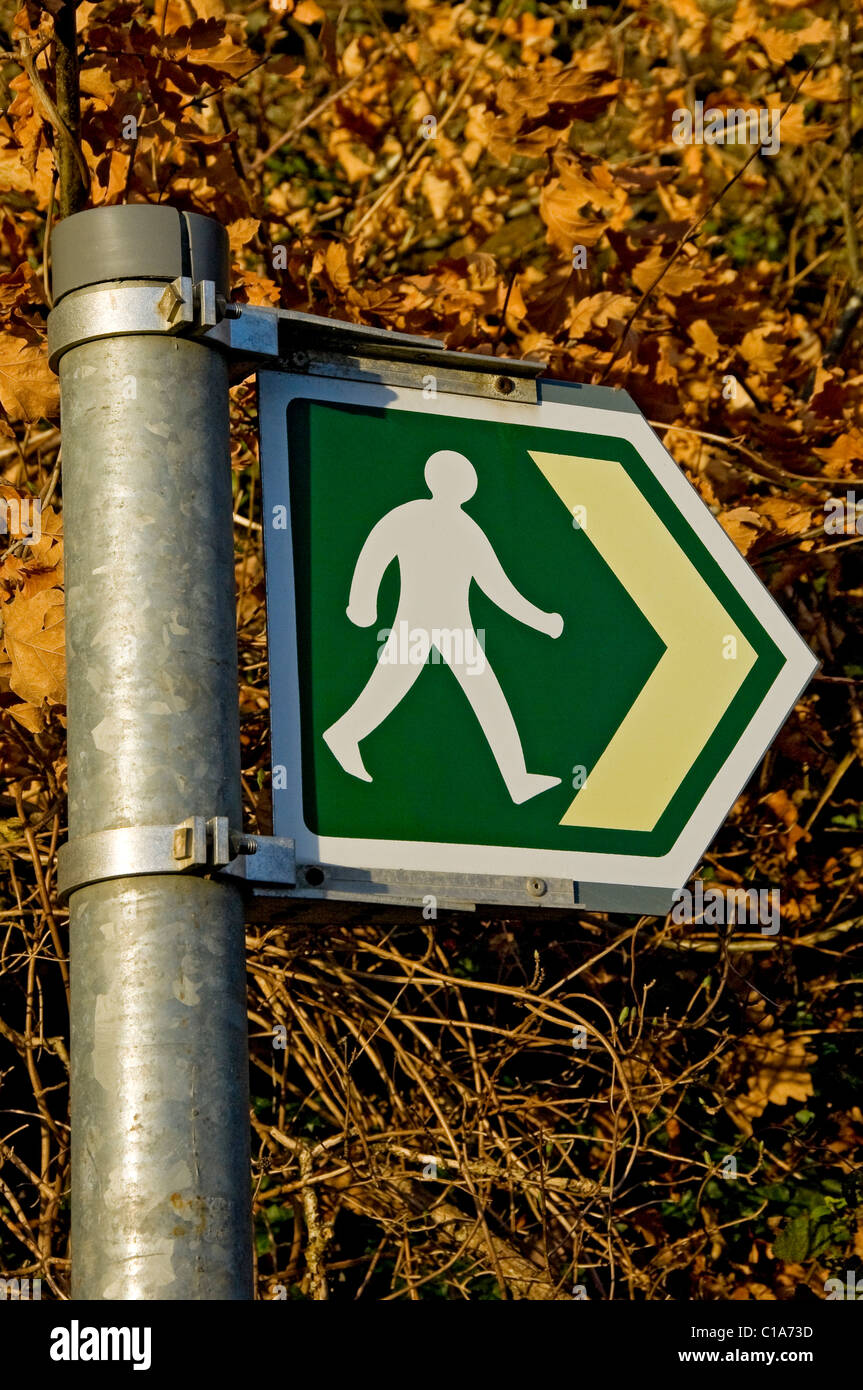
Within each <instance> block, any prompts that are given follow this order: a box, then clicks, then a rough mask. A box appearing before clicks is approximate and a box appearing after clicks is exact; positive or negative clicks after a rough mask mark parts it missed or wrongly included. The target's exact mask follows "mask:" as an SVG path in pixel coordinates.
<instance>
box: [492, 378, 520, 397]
mask: <svg viewBox="0 0 863 1390" xmlns="http://www.w3.org/2000/svg"><path fill="white" fill-rule="evenodd" d="M494 389H495V390H496V391H499V392H500V394H501V395H502V396H511V395H512V393H513V391H514V390H515V382H514V381H513V379H512V377H510V376H499V377H498V378H497V380H496V381H495V383H494Z"/></svg>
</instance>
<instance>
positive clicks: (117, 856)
mask: <svg viewBox="0 0 863 1390" xmlns="http://www.w3.org/2000/svg"><path fill="white" fill-rule="evenodd" d="M183 873H198V874H218V875H219V876H220V877H224V878H228V879H231V880H233V881H234V882H236V883H238V884H239V885H240V886H242V885H245V886H247V887H248V888H249V889H251V891H252V893H254V892H255V891H256V889H257V888H261V889H263V888H264V887H269V888H270V889H273V888H277V887H286V888H287V887H293V886H294V884H295V881H296V870H295V862H294V842H293V840H286V839H281V838H279V837H278V836H274V835H246V834H243V833H242V832H241V831H237V830H231V828H230V826H229V824H228V818H227V816H210V817H209V818H208V817H205V816H187V817H186V819H185V820H183V821H180V822H179V823H178V824H177V825H141V826H120V827H117V828H116V829H114V830H100V831H97V832H96V833H95V834H93V835H83V836H79V837H77V838H76V839H73V840H69V841H68V842H67V843H66V844H65V845H61V846H60V850H59V852H58V855H57V879H58V889H57V892H58V897H59V899H60V901H61V902H65V901H66V900H67V899H68V898H69V896H70V895H71V894H72V893H74V892H75V891H76V890H77V889H79V888H86V887H88V886H89V885H90V884H91V883H102V882H104V881H105V880H106V879H114V878H136V877H140V876H144V875H148V874H183Z"/></svg>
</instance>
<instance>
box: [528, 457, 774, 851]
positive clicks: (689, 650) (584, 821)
mask: <svg viewBox="0 0 863 1390" xmlns="http://www.w3.org/2000/svg"><path fill="white" fill-rule="evenodd" d="M530 456H531V458H532V459H533V461H534V463H535V464H536V465H537V466H538V468H539V469H540V470H541V472H542V473H543V475H544V477H545V478H546V479H547V481H548V482H549V483H550V484H551V486H552V487H553V488H554V490H555V492H556V493H557V495H558V497H559V498H560V499H561V501H562V502H563V503H564V505H565V506H566V508H567V510H568V511H569V512H570V514H572V515H578V516H579V517H580V516H581V513H580V512H579V511H578V510H577V509H578V508H584V512H585V514H586V521H585V524H584V530H585V532H586V534H587V537H588V539H589V540H590V541H591V543H592V544H593V545H595V546H596V548H597V550H598V551H599V553H600V555H601V556H602V558H603V559H604V560H605V562H606V564H607V565H608V566H609V568H610V569H611V570H612V571H613V573H614V574H615V575H616V577H617V578H618V579H619V580H620V582H621V584H622V585H623V587H624V589H626V591H627V593H628V594H629V596H630V597H631V598H632V599H633V600H634V602H635V603H637V604H638V607H639V608H640V609H641V611H642V613H643V614H644V616H645V618H646V619H647V621H648V622H649V623H650V624H651V626H652V627H653V628H654V629H655V630H656V632H657V633H658V635H659V637H660V638H661V639H662V641H663V642H664V643H665V647H666V650H665V652H664V653H663V655H662V656H661V657H660V660H659V662H658V663H657V665H656V667H655V669H654V670H653V672H652V673H651V675H650V678H649V679H648V681H647V682H646V684H645V686H644V688H643V690H642V691H641V694H640V695H639V696H638V699H637V700H636V701H635V704H634V705H633V706H632V708H631V709H630V711H629V713H628V714H627V716H626V718H625V719H624V721H623V723H622V724H621V725H620V728H619V729H618V730H617V733H616V734H615V735H614V737H613V738H612V740H611V742H610V743H609V745H608V747H607V748H606V749H605V752H604V753H603V754H602V756H601V757H600V758H599V760H598V762H597V763H596V765H595V766H594V767H593V768H592V769H590V771H589V773H588V778H587V782H586V783H585V785H584V786H583V787H582V788H581V790H580V791H579V792H578V795H577V796H576V797H575V799H574V800H573V802H572V804H571V805H570V807H569V808H568V810H567V812H566V814H565V815H564V817H563V819H562V820H561V822H560V824H561V825H580V826H601V827H603V828H605V829H609V830H652V829H653V828H654V826H655V825H656V823H657V821H658V820H659V818H660V816H661V815H662V813H663V811H664V810H665V808H666V807H667V806H668V804H669V802H670V801H671V798H672V797H673V796H674V794H675V792H676V791H677V789H678V787H679V786H680V784H681V782H682V781H683V779H684V777H685V776H686V774H687V772H688V771H689V769H690V768H691V767H692V764H693V763H694V762H695V759H696V758H697V757H698V754H699V753H700V752H701V750H702V749H703V748H704V746H705V744H706V743H707V740H708V739H709V738H710V735H711V734H712V733H713V731H714V729H715V728H716V726H717V724H718V723H719V721H720V719H721V718H722V716H723V714H724V713H725V711H726V710H727V708H728V706H729V705H730V703H731V701H732V700H733V698H734V696H735V695H736V693H737V691H738V690H739V689H740V687H741V685H742V684H743V681H744V680H745V678H746V676H747V674H748V672H749V671H750V670H751V668H752V665H753V663H754V661H755V652H754V651H753V649H752V647H751V646H750V645H749V643H748V642H747V641H746V638H745V637H744V636H743V633H742V632H741V631H740V629H739V628H738V627H737V626H736V624H735V623H734V622H733V621H732V619H731V618H730V616H729V615H728V613H727V612H726V610H725V609H724V608H723V606H722V604H721V603H720V602H719V600H718V599H717V597H716V595H715V594H713V593H712V592H711V590H710V588H709V587H708V585H707V584H706V583H705V581H704V580H703V579H702V577H701V575H700V574H699V573H698V571H697V569H696V568H695V566H694V565H693V564H692V562H691V560H689V559H688V558H687V556H686V555H685V553H684V552H683V550H681V548H680V546H679V545H678V543H677V541H676V540H675V539H674V537H673V536H672V535H671V533H670V532H669V531H668V530H666V528H665V526H664V525H663V524H662V522H661V521H660V519H659V517H658V516H657V515H656V513H655V512H654V510H653V508H652V507H651V506H650V504H649V503H648V502H647V501H645V499H644V498H643V497H642V495H641V493H640V492H639V490H638V488H637V487H636V486H635V484H634V483H633V481H632V479H631V478H630V477H629V476H628V474H627V473H626V471H625V469H624V468H623V466H622V465H621V464H620V463H617V462H616V461H615V460H611V459H588V458H576V457H571V456H569V455H567V454H544V453H538V452H535V451H534V450H530ZM732 638H733V639H734V640H733V641H730V640H729V639H732Z"/></svg>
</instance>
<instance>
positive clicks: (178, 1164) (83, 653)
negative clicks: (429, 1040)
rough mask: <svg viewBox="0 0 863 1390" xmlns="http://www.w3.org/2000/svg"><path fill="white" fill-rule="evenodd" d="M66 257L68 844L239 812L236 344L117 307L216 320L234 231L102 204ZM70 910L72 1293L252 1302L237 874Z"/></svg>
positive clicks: (58, 314) (62, 234) (70, 234)
mask: <svg viewBox="0 0 863 1390" xmlns="http://www.w3.org/2000/svg"><path fill="white" fill-rule="evenodd" d="M53 265H54V299H55V305H56V306H57V307H55V310H54V314H53V315H52V320H53V322H54V337H53V342H52V350H53V357H54V360H55V361H59V374H60V385H61V392H62V433H63V508H64V517H65V538H66V596H67V598H66V601H67V663H68V682H69V689H68V719H69V727H68V737H69V837H70V845H71V846H72V847H73V848H74V847H75V845H76V843H80V841H81V838H82V837H84V836H89V835H93V834H94V833H96V832H101V831H112V830H116V829H118V828H121V827H142V826H159V825H161V826H164V825H166V824H167V825H170V824H171V823H177V822H181V821H183V820H184V819H185V818H187V817H189V816H193V815H194V816H201V817H206V818H210V817H217V816H220V817H227V818H228V821H229V824H230V826H231V828H232V829H233V828H235V827H239V826H240V824H241V802H240V765H239V746H240V745H239V719H238V700H237V654H236V625H235V599H234V571H233V543H232V525H231V513H232V502H231V484H230V463H229V439H228V375H227V362H226V360H225V358H224V356H223V355H222V353H221V352H220V351H219V350H218V348H217V347H215V346H213V345H212V344H210V343H205V342H201V341H198V340H196V338H195V336H194V333H195V331H196V323H195V322H194V321H189V320H190V319H192V314H191V310H190V306H189V304H188V303H183V302H181V300H182V295H181V294H180V292H177V293H175V294H174V296H173V301H172V299H171V294H170V293H169V292H167V291H165V293H167V300H166V301H165V304H167V305H168V306H169V307H170V305H171V303H172V302H173V307H174V309H175V310H176V309H177V308H178V307H179V309H180V310H181V314H180V318H181V319H184V320H185V321H184V322H182V323H181V325H180V331H179V332H178V331H177V324H176V321H174V322H169V319H168V318H167V317H166V318H165V322H164V327H163V330H162V331H159V326H160V324H161V320H158V321H157V322H156V324H155V327H154V323H153V321H152V315H151V316H150V318H147V316H146V315H143V316H142V317H141V321H140V324H137V323H136V322H135V321H134V315H133V318H132V320H130V317H129V311H128V310H124V309H123V305H128V304H131V303H133V301H134V302H135V303H137V300H134V294H131V295H130V291H132V292H139V293H141V294H143V292H144V291H146V292H147V293H148V294H150V297H151V298H152V294H153V289H154V286H155V288H156V290H158V292H159V294H162V293H163V291H164V287H165V286H166V285H167V284H168V283H169V282H171V281H174V282H175V284H180V285H185V286H186V287H187V290H188V289H189V288H191V287H192V286H195V287H196V288H195V291H194V293H195V301H196V304H197V308H196V310H195V314H196V315H198V317H199V318H201V319H202V322H203V325H204V327H206V324H207V322H209V321H210V320H211V319H212V314H213V309H212V306H213V299H214V295H215V296H216V298H217V300H218V302H219V303H220V306H222V304H223V301H222V300H220V299H219V297H220V296H221V297H224V296H226V294H227V239H226V237H225V233H224V230H223V229H222V228H221V227H220V226H219V225H218V224H217V223H214V222H212V221H211V220H210V219H207V218H203V217H197V216H194V215H183V214H180V213H179V212H177V211H176V210H175V209H172V208H168V207H164V206H160V207H149V206H148V207H144V206H139V205H134V206H128V207H112V208H102V209H95V210H91V211H87V212H83V213H79V214H77V215H76V216H74V217H71V218H68V219H67V220H66V221H65V222H62V223H61V224H60V225H59V226H58V227H57V228H56V229H55V232H54V239H53ZM178 277H185V278H182V279H178ZM188 298H189V296H188V294H187V295H186V299H187V300H188ZM165 304H163V305H162V309H163V311H164V313H165V314H166V315H167V313H168V309H166V308H165ZM201 305H204V306H207V305H209V308H208V309H207V308H205V309H204V310H203V311H201V312H200V313H199V311H200V310H201ZM208 315H209V318H208ZM61 320H62V322H61ZM58 324H59V327H58V326H57V325H58ZM70 325H72V326H73V328H74V331H70ZM76 325H77V327H75V326H76ZM91 843H92V842H91ZM130 867H131V868H132V869H133V870H134V865H131V866H130ZM70 906H71V983H72V1036H71V1059H72V1296H73V1298H75V1299H247V1298H250V1297H251V1296H252V1268H251V1217H250V1174H249V1124H248V1042H247V1030H246V1007H245V962H244V949H243V946H244V943H243V902H242V898H241V895H240V892H239V889H238V888H237V887H236V886H234V885H233V884H231V883H228V882H224V881H218V880H214V879H212V878H207V877H203V876H202V875H201V874H195V873H192V874H184V873H152V872H150V873H148V874H147V875H146V876H141V875H140V874H139V873H138V872H137V871H134V872H130V873H128V874H126V875H124V876H121V877H117V878H113V879H111V880H109V881H96V882H92V883H90V884H88V885H86V886H83V887H80V888H78V889H77V890H76V891H74V892H73V893H72V896H71V903H70Z"/></svg>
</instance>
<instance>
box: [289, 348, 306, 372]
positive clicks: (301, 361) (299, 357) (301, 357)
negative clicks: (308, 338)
mask: <svg viewBox="0 0 863 1390" xmlns="http://www.w3.org/2000/svg"><path fill="white" fill-rule="evenodd" d="M291 362H292V363H293V365H294V366H295V367H307V366H308V363H309V354H308V353H307V352H306V351H305V350H304V349H303V348H298V349H297V351H296V352H292V353H291Z"/></svg>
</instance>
